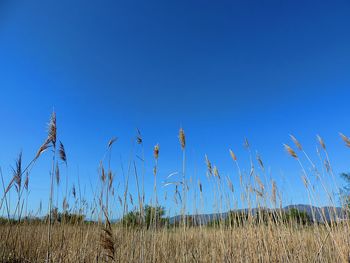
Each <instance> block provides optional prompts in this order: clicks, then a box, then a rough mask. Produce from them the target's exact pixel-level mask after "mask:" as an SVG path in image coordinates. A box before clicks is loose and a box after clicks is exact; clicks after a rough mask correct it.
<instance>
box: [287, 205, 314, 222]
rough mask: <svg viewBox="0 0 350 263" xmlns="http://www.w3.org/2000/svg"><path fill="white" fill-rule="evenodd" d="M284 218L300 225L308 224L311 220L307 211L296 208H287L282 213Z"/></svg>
mask: <svg viewBox="0 0 350 263" xmlns="http://www.w3.org/2000/svg"><path fill="white" fill-rule="evenodd" d="M284 220H285V221H286V222H294V223H297V224H301V225H309V224H311V222H312V220H311V218H310V216H309V215H308V213H306V212H305V211H300V210H298V209H296V208H291V209H289V210H288V211H287V212H286V213H285V214H284Z"/></svg>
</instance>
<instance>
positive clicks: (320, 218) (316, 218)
mask: <svg viewBox="0 0 350 263" xmlns="http://www.w3.org/2000/svg"><path fill="white" fill-rule="evenodd" d="M292 208H295V209H298V210H299V211H300V212H306V213H307V214H308V215H309V217H310V218H311V220H312V221H313V222H317V223H322V222H325V221H328V222H329V221H331V220H333V221H342V220H344V219H346V218H347V214H346V211H345V210H344V209H342V208H341V207H330V206H324V207H317V206H310V205H305V204H298V205H288V206H285V207H283V208H282V211H285V212H287V211H289V210H290V209H292ZM261 209H264V210H266V211H270V212H274V211H275V212H278V211H279V210H280V209H279V208H277V209H271V208H260V210H261ZM258 210H259V209H258V208H252V209H251V210H250V213H251V214H252V215H256V213H257V212H258ZM231 211H234V212H244V213H249V209H236V210H231ZM228 214H229V213H228V212H223V213H212V214H196V215H186V217H190V218H191V219H192V220H193V221H195V222H197V223H200V224H207V223H209V222H212V221H213V220H217V219H226V218H227V217H228ZM181 219H182V215H177V216H173V217H170V218H169V221H170V223H171V224H173V223H175V222H180V221H181Z"/></svg>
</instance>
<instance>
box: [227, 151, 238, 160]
mask: <svg viewBox="0 0 350 263" xmlns="http://www.w3.org/2000/svg"><path fill="white" fill-rule="evenodd" d="M229 151H230V155H231V158H232V160H234V161H237V156H236V155H235V154H234V152H233V151H232V150H231V149H230V150H229Z"/></svg>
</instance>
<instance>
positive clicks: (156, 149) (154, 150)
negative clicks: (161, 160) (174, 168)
mask: <svg viewBox="0 0 350 263" xmlns="http://www.w3.org/2000/svg"><path fill="white" fill-rule="evenodd" d="M153 155H154V159H156V160H158V157H159V144H157V145H156V146H154V149H153Z"/></svg>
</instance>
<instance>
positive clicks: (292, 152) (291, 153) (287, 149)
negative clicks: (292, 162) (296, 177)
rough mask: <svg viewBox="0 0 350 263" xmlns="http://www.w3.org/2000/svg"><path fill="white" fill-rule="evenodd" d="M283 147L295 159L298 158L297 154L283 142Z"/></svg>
mask: <svg viewBox="0 0 350 263" xmlns="http://www.w3.org/2000/svg"><path fill="white" fill-rule="evenodd" d="M283 146H284V149H285V150H286V151H287V153H288V154H289V155H290V156H292V157H293V158H295V159H298V156H297V154H296V153H295V151H294V150H293V149H292V148H291V147H290V146H289V145H287V144H283Z"/></svg>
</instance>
